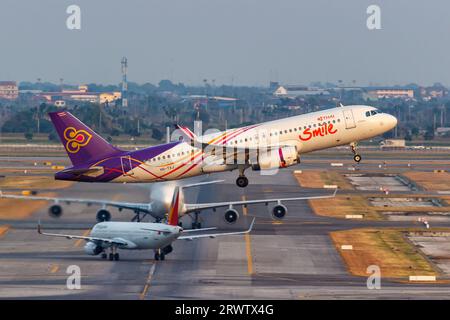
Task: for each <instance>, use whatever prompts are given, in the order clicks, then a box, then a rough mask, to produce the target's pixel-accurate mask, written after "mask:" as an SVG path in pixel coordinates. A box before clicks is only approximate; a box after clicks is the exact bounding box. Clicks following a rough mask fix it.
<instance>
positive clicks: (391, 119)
mask: <svg viewBox="0 0 450 320" xmlns="http://www.w3.org/2000/svg"><path fill="white" fill-rule="evenodd" d="M397 122H398V121H397V118H396V117H394V116H393V115H388V121H387V123H388V126H389V128H390V129H393V128H395V126H396V125H397Z"/></svg>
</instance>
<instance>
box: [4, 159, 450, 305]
mask: <svg viewBox="0 0 450 320" xmlns="http://www.w3.org/2000/svg"><path fill="white" fill-rule="evenodd" d="M329 166H330V164H329V163H328V164H320V163H319V164H313V163H311V164H308V165H306V168H308V167H309V168H312V167H314V168H327V169H328V168H329ZM360 168H361V170H363V169H364V167H363V166H361V167H360ZM295 169H297V170H298V169H303V170H304V169H305V167H297V168H294V169H290V168H288V169H285V170H282V171H280V172H279V173H278V174H277V175H275V176H261V175H260V174H259V173H257V172H248V177H249V179H250V185H249V186H248V187H247V188H245V189H239V188H238V187H236V186H235V184H234V180H235V178H236V172H233V173H224V174H215V175H211V176H210V177H203V178H201V179H225V181H224V182H223V183H219V184H214V185H208V186H203V187H198V188H192V189H189V190H188V191H187V192H186V201H187V202H215V201H225V200H242V199H260V198H278V197H294V196H307V195H319V194H325V193H330V192H331V191H330V190H319V189H316V190H314V189H302V188H300V187H299V186H298V184H297V182H296V180H295V179H294V177H293V175H292V171H293V170H295ZM195 180H199V179H198V178H197V179H195ZM58 195H59V196H70V197H77V198H78V197H86V198H102V199H114V200H116V201H120V200H123V201H138V202H143V201H146V200H148V198H149V195H148V188H147V187H145V186H142V185H129V184H128V185H122V184H118V185H115V184H83V183H78V184H74V185H73V186H72V187H70V188H67V189H62V190H60V191H58ZM286 205H287V207H288V209H289V212H288V215H287V217H286V218H285V219H284V220H283V221H281V222H275V221H273V220H272V219H271V217H270V213H269V209H270V208H271V206H269V208H266V207H265V206H264V205H254V206H249V207H248V208H247V209H244V208H236V209H238V211H239V212H240V219H239V221H238V222H237V223H236V224H235V225H233V226H229V225H228V224H226V223H225V222H224V221H223V212H224V210H223V209H222V210H220V209H219V210H217V211H216V212H213V211H212V210H207V211H204V212H203V213H202V214H201V221H202V225H203V227H209V226H217V227H219V229H220V231H222V230H223V231H229V230H242V229H245V228H247V226H248V224H249V223H250V221H251V219H252V217H256V224H255V227H254V230H253V232H252V233H251V234H250V235H246V236H244V235H238V236H226V237H218V238H215V239H201V240H197V241H177V242H175V243H174V245H173V247H174V251H173V252H172V253H171V254H169V255H167V256H166V260H165V261H157V262H155V261H154V260H153V252H152V251H126V250H123V251H121V252H120V253H121V261H115V262H110V261H103V260H101V259H100V258H99V257H96V256H88V255H86V254H85V253H84V252H83V245H84V243H83V242H81V241H73V240H66V239H60V238H49V237H44V236H40V235H39V234H38V233H37V232H36V224H37V221H38V220H39V219H41V221H42V224H43V227H44V228H45V229H47V230H51V231H52V232H64V233H70V234H85V233H86V232H87V230H89V228H91V227H92V226H93V225H94V224H95V212H96V210H97V209H98V208H97V207H94V206H92V207H87V206H85V205H78V204H71V205H65V206H64V210H65V212H64V215H63V216H62V217H61V218H60V219H53V218H50V217H49V216H48V214H47V208H43V209H41V210H38V211H36V212H35V213H34V214H33V215H32V217H30V218H28V219H26V220H18V221H17V220H0V225H8V226H9V230H8V231H7V232H6V233H5V234H4V235H2V236H0V298H26V299H28V298H31V299H36V298H37V299H42V298H50V299H259V298H260V299H346V298H357V299H375V298H383V299H415V298H432V299H442V298H444V299H448V298H450V291H449V289H450V285H449V284H410V283H400V282H396V281H392V280H390V279H384V278H383V279H382V282H381V289H380V290H369V289H367V286H366V280H367V279H366V278H364V277H355V276H351V275H350V274H349V273H348V272H347V270H346V267H345V265H344V263H343V261H342V259H341V257H340V255H339V253H338V252H337V251H336V249H335V247H334V244H333V243H332V241H331V239H330V237H329V233H330V232H331V231H334V230H344V229H351V228H356V227H380V228H383V227H411V226H414V227H421V225H419V224H418V223H417V222H407V221H405V222H394V221H380V222H370V221H355V220H343V219H331V218H326V217H319V216H316V215H314V214H313V212H312V211H311V209H310V208H309V206H308V203H307V202H306V201H298V202H291V203H287V204H286ZM111 212H112V214H113V220H122V221H127V220H130V219H131V218H132V213H131V212H128V211H126V210H124V211H122V212H119V211H118V210H114V209H112V210H111ZM183 223H184V224H185V225H189V224H190V217H184V218H183ZM433 226H444V227H450V223H449V222H436V224H434V225H433ZM71 266H77V267H79V270H80V272H81V289H74V290H71V289H68V288H67V285H66V282H67V280H68V277H69V276H70V274H68V273H67V269H68V268H70V267H71Z"/></svg>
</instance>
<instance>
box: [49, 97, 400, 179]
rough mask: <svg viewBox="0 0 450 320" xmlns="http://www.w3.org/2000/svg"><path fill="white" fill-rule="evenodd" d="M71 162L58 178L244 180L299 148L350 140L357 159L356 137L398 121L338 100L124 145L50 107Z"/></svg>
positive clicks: (284, 163) (293, 160)
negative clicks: (226, 174) (227, 175)
mask: <svg viewBox="0 0 450 320" xmlns="http://www.w3.org/2000/svg"><path fill="white" fill-rule="evenodd" d="M49 115H50V118H51V120H52V122H53V124H54V126H55V128H56V131H57V132H58V135H59V137H60V139H61V142H62V143H63V145H64V147H65V149H66V151H67V154H68V155H69V158H70V160H71V161H72V165H73V166H72V167H70V168H67V169H64V170H62V171H60V172H57V173H56V174H55V179H57V180H70V181H84V182H128V183H132V182H158V181H168V180H179V179H184V178H188V177H193V176H198V175H202V174H209V173H215V172H223V171H232V170H235V169H237V170H239V177H238V178H237V179H236V184H237V185H238V186H239V187H246V186H247V185H248V179H247V177H246V176H245V174H244V171H245V170H246V169H248V168H252V169H253V170H271V169H279V168H285V167H289V166H292V165H295V164H298V163H300V155H301V154H303V153H307V152H312V151H316V150H322V149H327V148H331V147H336V146H340V145H346V144H349V145H350V146H351V150H352V152H353V154H354V160H355V161H356V162H359V161H361V156H360V155H359V154H358V153H357V149H356V146H357V142H358V141H360V140H365V139H369V138H373V137H375V136H378V135H380V134H383V133H384V132H386V131H389V130H391V129H393V128H394V127H395V126H396V125H397V119H396V118H395V117H394V116H392V115H389V114H386V113H383V112H381V111H379V110H377V109H376V108H374V107H370V106H364V105H352V106H341V107H337V108H332V109H328V110H323V111H317V112H312V113H307V114H303V115H298V116H294V117H289V118H285V119H280V120H274V121H269V122H265V123H261V124H255V125H251V126H246V127H242V128H237V129H230V130H227V131H223V132H216V133H212V134H206V135H203V136H198V137H197V136H195V135H194V134H193V133H192V132H191V131H190V130H189V129H187V128H185V127H179V128H180V129H181V131H182V132H183V134H184V135H185V136H187V137H189V139H188V140H190V141H186V140H182V141H176V142H170V143H166V144H161V145H157V146H153V147H149V148H145V149H141V150H136V151H123V150H120V149H118V148H116V147H114V146H112V145H111V144H109V143H108V142H106V141H105V140H104V139H103V138H102V137H100V136H99V135H98V134H96V133H95V132H94V131H93V130H91V129H90V128H89V127H87V126H86V125H84V124H83V123H82V122H81V121H79V120H78V119H77V118H75V117H74V116H73V115H72V114H71V113H70V112H68V111H61V112H52V113H49Z"/></svg>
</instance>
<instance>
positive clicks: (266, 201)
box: [185, 189, 337, 213]
mask: <svg viewBox="0 0 450 320" xmlns="http://www.w3.org/2000/svg"><path fill="white" fill-rule="evenodd" d="M336 193H337V189H336V190H334V193H332V194H330V195H324V196H311V197H295V198H279V199H257V200H243V201H227V202H213V203H195V204H188V203H186V204H185V208H186V213H188V212H193V211H198V210H205V209H214V208H221V207H231V206H239V205H249V204H258V203H264V204H266V205H267V204H269V203H271V202H276V203H281V202H284V201H298V200H313V199H328V198H334V197H335V196H336Z"/></svg>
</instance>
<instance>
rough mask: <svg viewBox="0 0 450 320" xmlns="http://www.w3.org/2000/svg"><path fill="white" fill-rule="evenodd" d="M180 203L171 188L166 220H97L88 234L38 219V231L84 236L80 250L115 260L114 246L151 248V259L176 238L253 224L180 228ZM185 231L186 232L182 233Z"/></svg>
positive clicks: (161, 255)
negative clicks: (45, 225) (45, 226)
mask: <svg viewBox="0 0 450 320" xmlns="http://www.w3.org/2000/svg"><path fill="white" fill-rule="evenodd" d="M181 207H182V203H181V201H180V193H179V192H175V193H174V194H173V199H172V203H171V206H170V211H169V218H168V223H167V224H164V223H148V222H140V223H137V222H100V223H97V224H96V225H95V226H94V227H93V228H92V231H91V233H90V235H89V236H77V235H68V234H59V233H46V232H42V228H41V225H40V223H39V224H38V232H39V234H42V235H45V236H51V237H61V238H66V239H82V240H85V241H86V245H85V246H84V252H86V253H87V254H89V255H99V254H101V257H102V259H106V258H109V260H116V261H117V260H119V253H118V252H117V250H118V249H128V250H144V249H153V250H154V251H155V260H164V259H165V256H166V255H167V254H169V253H171V252H172V251H173V247H172V243H173V242H174V241H176V240H194V239H200V238H215V237H218V236H227V235H238V234H245V233H249V232H250V231H251V230H252V228H253V224H254V223H255V218H253V221H252V223H251V224H250V227H249V228H248V229H247V230H245V231H238V232H224V233H206V234H205V233H202V234H197V233H198V232H200V231H206V230H212V229H217V228H215V227H213V228H204V229H196V230H184V229H183V228H182V227H181V226H179V225H178V216H179V210H180V209H181ZM185 233H187V234H186V235H183V234H185ZM108 249H109V250H110V253H109V255H107V253H106V250H108Z"/></svg>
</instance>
